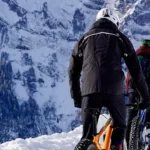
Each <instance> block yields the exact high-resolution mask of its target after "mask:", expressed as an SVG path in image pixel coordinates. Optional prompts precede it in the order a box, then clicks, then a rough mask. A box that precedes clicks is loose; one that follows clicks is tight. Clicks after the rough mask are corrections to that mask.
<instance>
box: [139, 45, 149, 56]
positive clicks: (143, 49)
mask: <svg viewBox="0 0 150 150" xmlns="http://www.w3.org/2000/svg"><path fill="white" fill-rule="evenodd" d="M136 54H137V55H146V56H150V47H148V46H145V45H143V46H140V47H139V49H137V51H136Z"/></svg>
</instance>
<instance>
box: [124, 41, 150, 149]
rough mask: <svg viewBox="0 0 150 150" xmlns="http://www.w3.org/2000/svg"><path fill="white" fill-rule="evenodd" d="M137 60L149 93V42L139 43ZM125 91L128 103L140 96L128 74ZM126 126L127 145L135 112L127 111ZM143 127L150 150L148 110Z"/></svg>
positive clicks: (148, 110) (149, 113)
mask: <svg viewBox="0 0 150 150" xmlns="http://www.w3.org/2000/svg"><path fill="white" fill-rule="evenodd" d="M136 54H137V57H138V60H139V62H140V65H141V68H142V71H143V73H144V76H145V80H146V83H147V85H148V89H149V92H150V40H147V39H145V40H143V41H142V42H141V46H140V47H139V48H138V49H137V51H136ZM126 83H127V84H126V89H127V93H128V95H129V103H135V102H136V98H138V99H139V98H140V95H139V94H138V91H137V89H136V85H135V83H134V81H133V80H132V77H131V76H130V74H129V73H128V75H127V79H126ZM128 112H129V113H128V114H129V117H128V125H127V132H126V141H127V145H128V142H129V135H130V128H131V122H132V119H133V118H134V117H135V116H136V115H137V110H133V109H129V110H128ZM145 125H146V127H147V132H146V133H147V135H146V136H147V142H148V143H149V144H148V146H149V149H150V108H148V109H147V110H146V119H145Z"/></svg>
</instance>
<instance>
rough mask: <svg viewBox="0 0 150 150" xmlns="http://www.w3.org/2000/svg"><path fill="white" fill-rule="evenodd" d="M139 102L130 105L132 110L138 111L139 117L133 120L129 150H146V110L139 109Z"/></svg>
mask: <svg viewBox="0 0 150 150" xmlns="http://www.w3.org/2000/svg"><path fill="white" fill-rule="evenodd" d="M138 105H139V101H137V103H135V104H129V105H128V106H131V107H132V108H131V109H134V110H137V115H136V116H135V117H134V118H133V119H132V122H131V130H130V135H129V146H128V147H129V150H145V148H146V146H147V143H146V136H145V135H144V129H145V128H146V124H145V118H146V109H145V110H140V109H139V108H138Z"/></svg>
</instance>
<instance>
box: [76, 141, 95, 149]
mask: <svg viewBox="0 0 150 150" xmlns="http://www.w3.org/2000/svg"><path fill="white" fill-rule="evenodd" d="M74 150H97V148H96V146H95V144H94V143H93V142H92V141H91V140H88V139H84V140H81V141H80V142H79V143H78V144H77V146H76V147H75V149H74Z"/></svg>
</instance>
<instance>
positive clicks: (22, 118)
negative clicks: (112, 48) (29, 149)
mask: <svg viewBox="0 0 150 150" xmlns="http://www.w3.org/2000/svg"><path fill="white" fill-rule="evenodd" d="M147 5H149V2H148V1H144V2H142V0H138V1H137V2H136V1H133V0H132V1H131V0H128V1H120V0H111V1H109V0H103V1H99V0H79V1H76V0H72V1H69V0H55V1H53V0H25V1H23V0H0V8H1V9H0V54H1V55H0V58H1V63H0V128H1V129H2V130H0V141H1V142H4V141H7V140H12V139H15V138H18V137H20V138H27V137H36V136H39V135H44V134H52V133H55V132H62V131H70V130H72V129H74V128H75V127H77V126H79V125H80V123H81V121H80V117H79V116H80V110H78V109H75V108H74V107H73V102H72V100H71V98H70V94H69V85H68V77H67V68H68V62H69V56H70V54H71V49H72V48H73V46H74V45H75V43H76V41H77V40H78V39H79V37H80V36H81V35H82V34H83V33H84V32H85V31H87V30H88V29H89V27H90V26H91V24H92V23H93V22H94V21H95V16H96V13H97V11H98V10H99V9H100V8H102V7H105V6H108V7H116V8H117V9H118V11H120V13H121V16H122V17H123V16H124V14H125V13H126V12H128V14H127V15H126V17H125V23H124V25H123V26H122V29H123V30H124V32H125V33H126V34H127V35H128V36H129V37H130V38H131V39H132V40H133V42H134V41H135V40H136V41H138V40H137V39H136V38H137V37H139V35H140V34H142V33H141V32H142V31H144V30H145V29H141V27H142V25H141V26H140V29H141V30H140V31H139V32H138V30H136V34H135V35H134V34H132V32H133V31H134V29H136V28H137V27H138V26H136V28H132V27H130V24H131V23H132V22H133V21H134V19H135V18H136V17H137V20H140V18H138V16H139V15H136V14H137V12H138V13H139V14H140V15H141V16H142V14H143V16H145V15H147V14H148V7H146V6H147ZM142 9H144V10H145V11H142ZM135 21H136V20H135ZM144 21H145V24H144V26H145V27H147V28H148V26H149V23H148V21H147V22H146V20H144ZM144 21H143V22H144ZM136 23H137V24H138V21H136ZM136 35H138V36H136Z"/></svg>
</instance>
